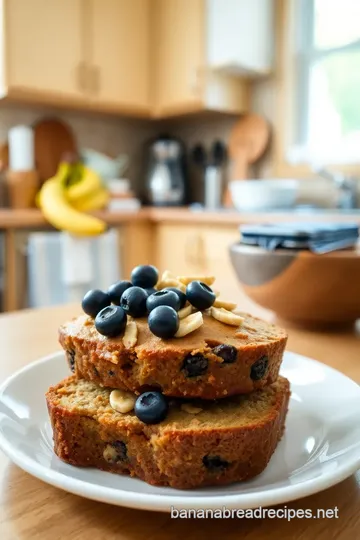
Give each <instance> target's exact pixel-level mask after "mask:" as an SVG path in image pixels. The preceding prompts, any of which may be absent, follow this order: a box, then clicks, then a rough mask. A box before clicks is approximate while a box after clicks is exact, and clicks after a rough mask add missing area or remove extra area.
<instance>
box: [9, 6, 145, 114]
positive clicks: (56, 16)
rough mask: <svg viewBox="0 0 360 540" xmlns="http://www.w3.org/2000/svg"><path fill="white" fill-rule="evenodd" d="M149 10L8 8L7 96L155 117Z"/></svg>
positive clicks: (136, 8) (99, 7) (142, 7)
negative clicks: (152, 102)
mask: <svg viewBox="0 0 360 540" xmlns="http://www.w3.org/2000/svg"><path fill="white" fill-rule="evenodd" d="M149 2H150V0H131V1H129V0H51V1H49V0H3V3H2V9H3V13H2V15H3V26H4V32H3V33H2V36H1V37H0V39H1V38H2V40H3V43H2V47H1V46H0V51H3V54H2V57H1V58H0V62H1V65H0V67H1V69H0V89H1V96H2V97H7V98H10V99H11V98H15V99H21V98H22V99H24V100H27V101H37V102H40V103H42V102H45V103H47V102H48V103H52V104H54V105H58V104H64V105H65V106H75V107H79V108H86V109H94V110H99V111H110V112H114V113H116V112H119V113H124V114H131V115H140V116H149V115H150V103H149V76H148V69H149V43H148V38H149V12H150V9H149V5H150V4H149ZM0 18H1V17H0Z"/></svg>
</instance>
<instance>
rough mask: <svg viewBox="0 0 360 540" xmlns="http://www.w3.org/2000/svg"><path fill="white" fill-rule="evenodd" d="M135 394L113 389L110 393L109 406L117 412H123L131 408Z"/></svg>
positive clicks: (133, 404)
mask: <svg viewBox="0 0 360 540" xmlns="http://www.w3.org/2000/svg"><path fill="white" fill-rule="evenodd" d="M135 401H136V396H135V394H132V393H131V392H126V391H125V390H113V391H112V392H111V394H110V406H111V407H112V408H113V409H114V410H115V411H117V412H119V413H122V414H125V413H128V412H130V411H132V410H133V408H134V406H135Z"/></svg>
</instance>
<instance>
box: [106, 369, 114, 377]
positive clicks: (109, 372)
mask: <svg viewBox="0 0 360 540" xmlns="http://www.w3.org/2000/svg"><path fill="white" fill-rule="evenodd" d="M108 374H109V375H110V377H113V376H114V375H115V371H113V370H112V369H109V371H108Z"/></svg>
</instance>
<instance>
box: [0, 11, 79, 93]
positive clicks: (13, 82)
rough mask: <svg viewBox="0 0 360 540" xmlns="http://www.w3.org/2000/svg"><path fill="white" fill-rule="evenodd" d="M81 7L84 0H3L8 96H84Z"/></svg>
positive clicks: (4, 79) (3, 76)
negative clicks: (82, 84) (82, 85)
mask: <svg viewBox="0 0 360 540" xmlns="http://www.w3.org/2000/svg"><path fill="white" fill-rule="evenodd" d="M81 8H82V6H81V0H58V1H52V2H49V0H31V1H30V2H29V1H27V0H4V4H3V10H4V13H3V25H4V31H3V32H2V39H3V40H4V42H3V43H2V45H3V47H0V50H3V57H2V59H1V60H2V73H1V76H0V80H1V81H2V85H1V86H2V87H1V92H2V94H3V95H6V94H11V95H14V96H20V97H21V95H24V96H25V97H26V95H28V96H30V95H32V96H33V97H35V96H37V95H38V96H39V97H40V96H47V97H48V98H49V97H50V99H51V97H53V99H56V97H57V96H59V95H61V96H63V97H64V98H71V99H81V97H82V88H81V77H82V75H83V74H82V70H83V65H82V62H83V57H82V50H83V47H82V39H83V36H82V34H81V31H80V30H81V17H82V9H81ZM0 39H1V38H0Z"/></svg>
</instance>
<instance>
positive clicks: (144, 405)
mask: <svg viewBox="0 0 360 540" xmlns="http://www.w3.org/2000/svg"><path fill="white" fill-rule="evenodd" d="M168 408H169V406H168V402H167V401H166V399H165V398H164V396H163V394H161V392H155V391H151V392H145V393H144V394H141V396H139V397H138V398H137V400H136V402H135V408H134V411H135V415H136V416H137V417H138V419H139V420H141V421H142V422H144V423H145V424H158V423H159V422H161V421H162V420H164V418H166V415H167V412H168Z"/></svg>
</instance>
